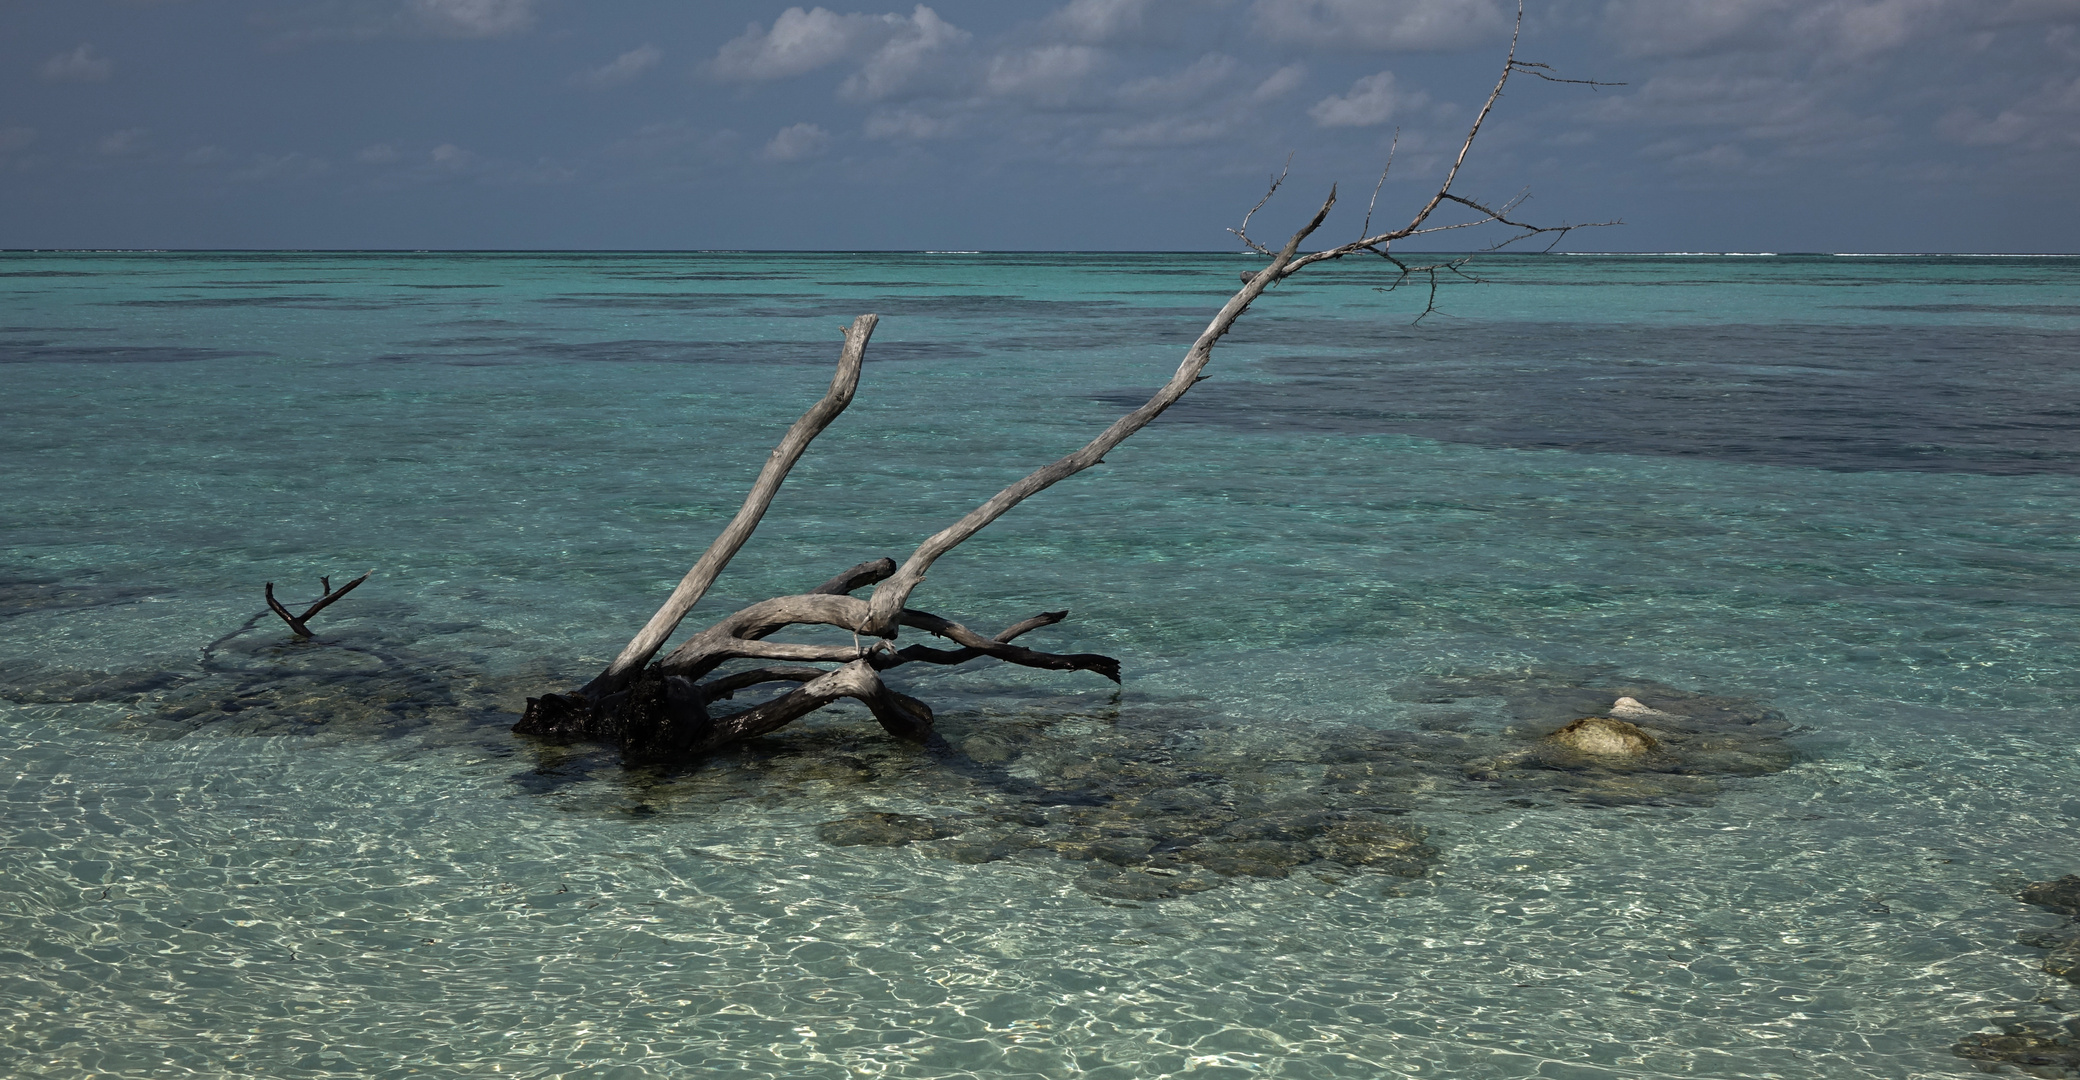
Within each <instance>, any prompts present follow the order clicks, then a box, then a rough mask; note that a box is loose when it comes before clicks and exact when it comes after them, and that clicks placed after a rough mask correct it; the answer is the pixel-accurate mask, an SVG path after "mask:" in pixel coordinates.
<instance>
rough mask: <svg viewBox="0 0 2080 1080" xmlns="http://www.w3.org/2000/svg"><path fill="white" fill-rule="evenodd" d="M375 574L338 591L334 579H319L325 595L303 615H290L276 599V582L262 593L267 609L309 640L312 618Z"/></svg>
mask: <svg viewBox="0 0 2080 1080" xmlns="http://www.w3.org/2000/svg"><path fill="white" fill-rule="evenodd" d="M373 573H375V571H374V570H370V571H369V572H368V573H366V574H363V575H361V576H360V577H357V578H355V579H354V580H352V581H349V582H347V583H346V584H345V585H342V586H340V587H339V588H337V589H335V588H333V587H332V579H331V578H330V577H321V578H319V579H318V584H319V586H320V587H321V588H323V589H324V590H325V595H324V596H322V597H320V598H319V599H318V602H317V603H315V604H312V605H311V606H310V607H308V608H306V609H304V612H303V614H301V615H291V614H289V609H288V608H285V607H283V606H282V602H281V601H279V600H276V599H275V598H274V582H272V581H270V582H268V583H267V586H266V588H265V589H263V590H262V592H264V593H266V595H267V609H268V610H269V611H272V612H274V613H275V614H276V615H278V616H280V617H281V620H282V621H283V622H285V623H288V624H289V629H290V630H292V631H294V632H295V634H296V636H297V637H302V638H307V637H310V636H311V628H310V627H309V626H308V625H306V624H307V623H309V622H310V620H311V616H313V615H316V614H317V613H318V612H321V611H323V610H325V609H326V608H328V607H331V606H332V603H333V601H335V600H338V599H339V598H340V597H342V596H345V595H347V594H348V593H350V592H353V591H354V589H355V587H356V586H359V585H360V584H361V583H362V582H364V581H367V580H368V578H369V574H373Z"/></svg>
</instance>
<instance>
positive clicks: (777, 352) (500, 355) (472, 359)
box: [372, 335, 984, 366]
mask: <svg viewBox="0 0 2080 1080" xmlns="http://www.w3.org/2000/svg"><path fill="white" fill-rule="evenodd" d="M833 337H835V335H833ZM448 340H449V341H453V342H456V343H463V342H477V343H483V344H492V345H496V346H498V347H496V348H490V349H479V350H476V351H467V352H464V351H457V352H396V353H384V354H383V355H381V356H376V357H373V358H372V359H375V360H378V361H382V362H384V363H407V364H429V363H430V364H461V365H469V366H477V365H484V364H498V363H511V362H523V361H539V360H555V361H581V362H586V363H624V364H823V365H828V364H830V363H832V362H833V357H834V356H835V354H836V353H837V348H836V345H835V342H833V341H660V340H645V339H629V340H623V341H583V342H554V341H539V340H536V341H519V340H514V339H504V338H478V339H468V338H464V339H448ZM411 344H417V345H423V346H428V347H438V345H439V342H412V343H411ZM982 355H984V354H983V353H982V352H981V350H978V349H973V348H969V347H967V346H962V345H945V344H939V343H936V342H928V341H914V342H913V341H889V342H881V343H877V344H875V345H874V347H873V348H871V349H869V350H868V353H867V359H868V360H870V361H890V360H905V361H945V360H969V359H975V358H977V357H980V356H982Z"/></svg>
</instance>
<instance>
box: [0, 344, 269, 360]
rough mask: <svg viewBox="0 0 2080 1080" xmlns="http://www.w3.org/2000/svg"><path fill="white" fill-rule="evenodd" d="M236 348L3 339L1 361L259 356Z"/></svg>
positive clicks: (208, 358) (214, 358)
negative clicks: (90, 343) (73, 343)
mask: <svg viewBox="0 0 2080 1080" xmlns="http://www.w3.org/2000/svg"><path fill="white" fill-rule="evenodd" d="M259 355H261V354H260V353H254V352H246V351H241V350H237V349H196V348H187V347H184V346H179V345H61V344H56V343H53V342H48V341H6V342H0V364H186V363H193V362H195V361H197V360H223V359H227V358H229V357H234V356H259Z"/></svg>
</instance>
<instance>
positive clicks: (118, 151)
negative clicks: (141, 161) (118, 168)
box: [94, 128, 144, 157]
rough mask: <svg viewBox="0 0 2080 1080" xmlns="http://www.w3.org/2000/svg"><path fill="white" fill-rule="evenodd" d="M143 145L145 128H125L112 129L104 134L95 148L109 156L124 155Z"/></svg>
mask: <svg viewBox="0 0 2080 1080" xmlns="http://www.w3.org/2000/svg"><path fill="white" fill-rule="evenodd" d="M143 145H144V129H143V128H124V129H123V130H121V131H111V132H109V133H108V134H106V135H103V136H102V137H101V141H100V142H97V143H95V144H94V149H96V150H99V151H101V152H102V153H103V154H106V155H107V156H109V157H122V156H124V155H125V154H129V153H132V152H134V151H136V150H138V149H139V148H141V147H142V146H143Z"/></svg>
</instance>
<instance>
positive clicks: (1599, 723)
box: [1548, 698, 1660, 758]
mask: <svg viewBox="0 0 2080 1080" xmlns="http://www.w3.org/2000/svg"><path fill="white" fill-rule="evenodd" d="M1619 700H1620V701H1632V699H1631V698H1620V699H1619ZM1634 704H1635V705H1636V704H1638V702H1634ZM1643 711H1646V712H1652V711H1653V710H1651V709H1645V710H1643ZM1548 738H1550V739H1551V740H1552V741H1554V742H1556V743H1559V744H1560V745H1562V746H1565V747H1567V748H1568V749H1570V750H1574V751H1576V752H1578V753H1583V754H1588V755H1589V756H1591V757H1600V758H1636V757H1645V756H1646V755H1647V754H1648V752H1650V751H1652V750H1653V749H1654V748H1655V747H1657V746H1659V745H1660V743H1659V742H1657V741H1656V740H1655V739H1654V737H1653V736H1652V735H1649V734H1647V733H1646V732H1644V731H1641V730H1640V729H1639V728H1637V727H1635V726H1633V725H1632V724H1629V723H1626V722H1625V721H1623V720H1618V719H1614V718H1612V717H1608V716H1585V717H1583V718H1581V719H1580V720H1577V721H1575V722H1574V723H1572V724H1569V725H1567V726H1566V727H1564V728H1561V729H1560V730H1558V731H1556V732H1554V733H1553V734H1552V735H1550V736H1548Z"/></svg>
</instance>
